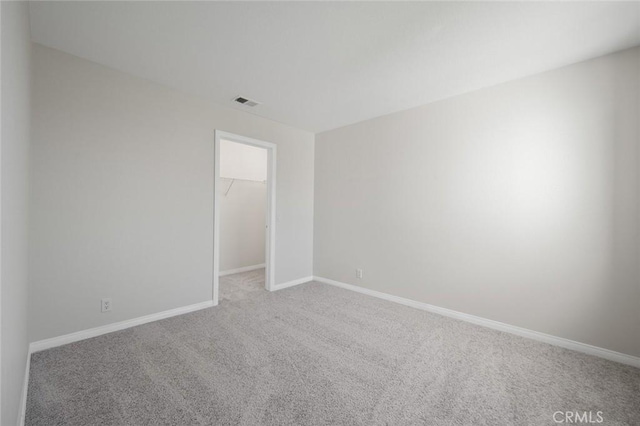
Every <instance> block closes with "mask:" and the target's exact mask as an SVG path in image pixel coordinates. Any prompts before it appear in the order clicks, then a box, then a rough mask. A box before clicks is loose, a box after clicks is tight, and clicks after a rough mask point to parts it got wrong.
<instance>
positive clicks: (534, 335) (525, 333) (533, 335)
mask: <svg viewBox="0 0 640 426" xmlns="http://www.w3.org/2000/svg"><path fill="white" fill-rule="evenodd" d="M313 280H314V281H318V282H321V283H325V284H330V285H333V286H336V287H340V288H344V289H347V290H351V291H355V292H358V293H362V294H366V295H368V296H373V297H377V298H379V299H384V300H388V301H390V302H395V303H399V304H401V305H405V306H410V307H412V308H416V309H421V310H423V311H428V312H431V313H434V314H438V315H442V316H445V317H450V318H455V319H458V320H462V321H466V322H470V323H472V324H477V325H480V326H483V327H487V328H491V329H494V330H499V331H504V332H506V333H510V334H515V335H517V336H521V337H526V338H529V339H532V340H537V341H539V342H544V343H548V344H550V345H554V346H560V347H562V348H566V349H571V350H574V351H577V352H582V353H585V354H588V355H593V356H597V357H600V358H604V359H608V360H610V361H615V362H619V363H621V364H626V365H631V366H633V367H637V368H640V357H635V356H632V355H627V354H623V353H620V352H615V351H612V350H609V349H604V348H600V347H598V346H592V345H588V344H586V343H580V342H576V341H574V340H569V339H565V338H563V337H557V336H552V335H550V334H545V333H540V332H538V331H533V330H529V329H526V328H522V327H516V326H514V325H509V324H505V323H502V322H498V321H493V320H490V319H486V318H482V317H477V316H475V315H469V314H465V313H462V312H458V311H453V310H451V309H446V308H441V307H439V306H434V305H429V304H427V303H422V302H417V301H415V300H411V299H405V298H404V297H399V296H394V295H391V294H387V293H382V292H380V291H376V290H370V289H367V288H363V287H359V286H356V285H353V284H347V283H343V282H340V281H335V280H330V279H328V278H322V277H313Z"/></svg>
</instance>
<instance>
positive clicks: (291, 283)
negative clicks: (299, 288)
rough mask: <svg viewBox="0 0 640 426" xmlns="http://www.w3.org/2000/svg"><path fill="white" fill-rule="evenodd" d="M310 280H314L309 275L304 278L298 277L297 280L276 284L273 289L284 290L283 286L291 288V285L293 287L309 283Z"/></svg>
mask: <svg viewBox="0 0 640 426" xmlns="http://www.w3.org/2000/svg"><path fill="white" fill-rule="evenodd" d="M309 281H313V277H311V276H309V277H304V278H298V279H297V280H292V281H287V282H286V283H282V284H276V285H275V286H273V288H272V289H271V291H277V290H282V289H283V288H289V287H293V286H294V285H298V284H304V283H308V282H309Z"/></svg>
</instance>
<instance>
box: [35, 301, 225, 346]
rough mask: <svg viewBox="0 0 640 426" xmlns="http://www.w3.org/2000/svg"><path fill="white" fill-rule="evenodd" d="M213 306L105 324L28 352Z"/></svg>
mask: <svg viewBox="0 0 640 426" xmlns="http://www.w3.org/2000/svg"><path fill="white" fill-rule="evenodd" d="M212 306H215V304H214V303H213V301H211V300H208V301H206V302H201V303H196V304H194V305H189V306H183V307H180V308H175V309H170V310H168V311H163V312H158V313H156V314H151V315H145V316H143V317H138V318H133V319H130V320H126V321H120V322H116V323H113V324H107V325H103V326H100V327H96V328H90V329H88V330H82V331H77V332H75V333H70V334H65V335H63V336H58V337H52V338H50V339H45V340H39V341H37V342H32V343H31V344H30V345H29V352H30V353H35V352H39V351H43V350H45V349H50V348H55V347H56V346H62V345H66V344H68V343H73V342H77V341H80V340H84V339H89V338H91V337H96V336H101V335H103V334H107V333H112V332H114V331H119V330H124V329H126V328H131V327H135V326H137V325H142V324H146V323H149V322H153V321H158V320H161V319H165V318H170V317H175V316H176V315H182V314H187V313H189V312H194V311H199V310H200V309H205V308H210V307H212Z"/></svg>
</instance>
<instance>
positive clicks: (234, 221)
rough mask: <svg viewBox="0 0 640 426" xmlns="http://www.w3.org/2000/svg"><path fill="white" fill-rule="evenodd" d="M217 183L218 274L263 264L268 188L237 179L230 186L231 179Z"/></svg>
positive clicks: (260, 184)
mask: <svg viewBox="0 0 640 426" xmlns="http://www.w3.org/2000/svg"><path fill="white" fill-rule="evenodd" d="M221 158H222V157H221ZM264 160H265V163H266V157H265V159H264ZM220 182H221V185H220V187H219V188H218V189H217V191H218V194H219V198H218V201H219V202H220V272H226V271H229V270H233V269H238V268H243V267H246V266H255V265H260V264H263V263H265V233H266V232H265V231H266V230H265V224H266V214H267V185H266V184H265V183H264V182H256V181H248V180H237V179H236V180H234V181H233V185H232V179H224V178H221V179H220ZM230 186H231V188H230V189H229V187H230ZM227 189H228V190H229V191H228V192H227Z"/></svg>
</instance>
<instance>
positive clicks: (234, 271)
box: [218, 263, 265, 277]
mask: <svg viewBox="0 0 640 426" xmlns="http://www.w3.org/2000/svg"><path fill="white" fill-rule="evenodd" d="M264 267H265V264H264V263H261V264H259V265H251V266H243V267H242V268H236V269H227V270H226V271H220V273H219V274H218V276H219V277H224V276H225V275H233V274H239V273H240V272H249V271H255V270H256V269H262V268H264Z"/></svg>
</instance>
